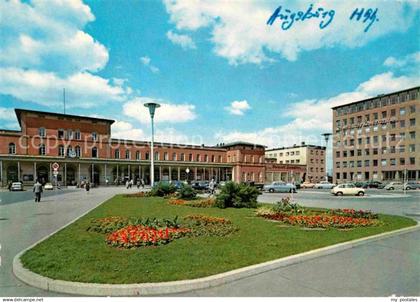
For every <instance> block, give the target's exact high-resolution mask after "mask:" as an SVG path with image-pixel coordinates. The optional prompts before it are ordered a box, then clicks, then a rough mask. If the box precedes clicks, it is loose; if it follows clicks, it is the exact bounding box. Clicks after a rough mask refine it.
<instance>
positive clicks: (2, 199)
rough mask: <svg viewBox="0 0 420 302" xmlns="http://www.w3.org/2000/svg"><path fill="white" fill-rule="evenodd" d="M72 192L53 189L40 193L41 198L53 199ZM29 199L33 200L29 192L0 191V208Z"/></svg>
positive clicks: (32, 194)
mask: <svg viewBox="0 0 420 302" xmlns="http://www.w3.org/2000/svg"><path fill="white" fill-rule="evenodd" d="M73 191H74V190H73V189H62V190H57V189H54V190H51V191H47V190H44V192H43V193H42V198H46V197H54V196H57V195H60V194H65V193H69V192H73ZM30 199H34V193H33V192H32V191H30V190H27V191H13V192H9V191H0V206H1V205H5V204H10V203H15V202H21V201H26V200H30Z"/></svg>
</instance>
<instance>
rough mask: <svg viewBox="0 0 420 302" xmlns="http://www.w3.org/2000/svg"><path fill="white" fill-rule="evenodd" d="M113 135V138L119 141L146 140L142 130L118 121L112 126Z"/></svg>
mask: <svg viewBox="0 0 420 302" xmlns="http://www.w3.org/2000/svg"><path fill="white" fill-rule="evenodd" d="M111 133H112V137H113V138H118V139H130V140H144V138H145V134H144V131H143V130H142V129H139V128H134V127H133V125H132V124H130V123H128V122H125V121H116V122H115V123H114V124H112V126H111Z"/></svg>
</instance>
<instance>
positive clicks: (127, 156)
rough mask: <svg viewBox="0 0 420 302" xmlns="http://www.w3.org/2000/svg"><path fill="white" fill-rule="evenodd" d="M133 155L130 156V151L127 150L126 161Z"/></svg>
mask: <svg viewBox="0 0 420 302" xmlns="http://www.w3.org/2000/svg"><path fill="white" fill-rule="evenodd" d="M130 157H131V154H130V150H125V159H130Z"/></svg>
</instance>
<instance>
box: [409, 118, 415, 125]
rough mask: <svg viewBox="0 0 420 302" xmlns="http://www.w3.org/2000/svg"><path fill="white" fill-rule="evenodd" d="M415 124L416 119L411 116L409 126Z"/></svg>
mask: <svg viewBox="0 0 420 302" xmlns="http://www.w3.org/2000/svg"><path fill="white" fill-rule="evenodd" d="M415 125H416V119H415V118H411V119H410V127H411V126H415Z"/></svg>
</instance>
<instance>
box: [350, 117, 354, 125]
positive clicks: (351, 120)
mask: <svg viewBox="0 0 420 302" xmlns="http://www.w3.org/2000/svg"><path fill="white" fill-rule="evenodd" d="M353 124H354V117H351V118H350V125H353Z"/></svg>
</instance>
